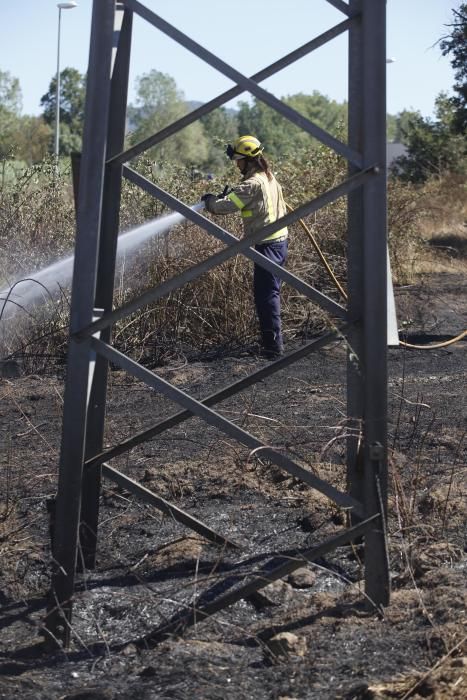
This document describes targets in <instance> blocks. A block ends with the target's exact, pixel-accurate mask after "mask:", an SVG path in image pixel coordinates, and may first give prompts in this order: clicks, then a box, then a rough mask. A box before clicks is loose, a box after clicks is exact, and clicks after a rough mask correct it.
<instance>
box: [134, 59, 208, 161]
mask: <svg viewBox="0 0 467 700" xmlns="http://www.w3.org/2000/svg"><path fill="white" fill-rule="evenodd" d="M187 112H188V107H187V105H186V102H185V100H184V97H183V93H182V92H181V91H180V90H178V88H177V84H176V82H175V80H174V79H173V78H172V77H171V76H170V75H167V74H166V73H161V72H160V71H157V70H151V71H150V72H149V73H146V74H144V75H142V76H140V77H139V78H138V79H137V98H136V106H130V107H129V109H128V120H129V124H130V136H129V141H130V143H131V144H135V143H139V142H140V141H143V140H144V139H145V138H147V137H148V136H151V135H152V134H155V133H156V132H158V131H160V130H161V129H163V128H164V127H165V126H168V125H169V124H171V123H172V122H174V121H176V120H177V119H180V117H183V116H184V115H185V114H187ZM147 154H148V155H149V156H150V157H152V158H155V159H157V161H158V162H161V161H162V162H171V161H172V162H178V163H181V164H185V165H188V164H201V163H203V162H205V161H206V159H207V157H208V143H207V139H206V137H205V135H204V133H203V128H202V125H201V124H200V123H199V122H196V123H194V124H190V126H188V127H186V128H185V129H183V130H182V131H179V132H178V133H177V134H174V135H173V136H170V137H169V138H167V139H165V140H164V141H163V142H162V143H161V144H160V145H156V146H153V147H152V148H151V149H149V150H148V151H147Z"/></svg>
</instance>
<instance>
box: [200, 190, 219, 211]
mask: <svg viewBox="0 0 467 700" xmlns="http://www.w3.org/2000/svg"><path fill="white" fill-rule="evenodd" d="M216 199H217V197H216V195H215V194H212V193H211V192H207V193H206V194H203V196H202V197H201V201H202V202H204V206H205V207H206V209H207V210H208V211H211V208H210V205H211V202H213V201H215V200H216Z"/></svg>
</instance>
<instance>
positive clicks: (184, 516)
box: [102, 464, 240, 549]
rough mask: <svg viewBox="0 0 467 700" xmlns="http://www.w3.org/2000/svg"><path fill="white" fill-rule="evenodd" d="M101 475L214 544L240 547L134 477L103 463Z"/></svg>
mask: <svg viewBox="0 0 467 700" xmlns="http://www.w3.org/2000/svg"><path fill="white" fill-rule="evenodd" d="M102 475H103V476H105V477H107V479H110V480H111V481H113V482H115V483H116V484H118V485H119V486H121V487H122V488H124V489H126V490H127V491H129V492H130V493H132V494H134V495H135V496H138V498H139V499H140V500H141V501H144V502H145V503H149V504H150V505H151V506H154V507H155V508H157V509H158V510H160V512H161V513H164V515H167V517H169V518H172V520H175V521H176V522H177V523H182V525H186V526H187V527H189V528H190V530H193V532H197V533H198V535H201V536H202V537H205V538H206V539H207V540H209V541H210V542H214V544H220V545H225V546H226V547H233V548H235V549H238V548H239V547H240V545H239V544H237V543H236V542H233V541H232V540H229V539H228V538H227V537H224V535H220V534H219V533H218V532H216V531H215V530H213V529H212V528H210V527H208V526H207V525H205V524H204V523H202V522H201V521H200V520H197V518H194V517H193V516H192V515H189V514H188V513H186V512H185V511H184V510H181V508H177V506H174V504H173V503H169V502H168V501H166V500H165V499H164V498H161V497H160V496H157V495H156V494H155V493H153V492H152V491H150V490H149V489H147V488H145V487H144V486H142V485H141V484H139V483H138V482H137V481H135V480H134V479H130V477H129V476H126V475H125V474H122V472H119V471H118V470H117V469H114V468H113V467H111V466H109V465H108V464H104V465H103V467H102Z"/></svg>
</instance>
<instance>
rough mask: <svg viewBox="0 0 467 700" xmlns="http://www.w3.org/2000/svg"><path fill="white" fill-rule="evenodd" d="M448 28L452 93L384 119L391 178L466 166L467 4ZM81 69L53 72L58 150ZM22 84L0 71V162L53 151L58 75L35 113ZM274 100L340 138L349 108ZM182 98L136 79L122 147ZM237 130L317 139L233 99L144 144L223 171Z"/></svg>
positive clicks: (282, 140) (156, 153)
mask: <svg viewBox="0 0 467 700" xmlns="http://www.w3.org/2000/svg"><path fill="white" fill-rule="evenodd" d="M448 28H449V33H448V34H447V35H446V36H445V37H444V38H442V39H441V41H440V49H441V52H442V54H443V55H445V56H449V58H450V60H451V63H452V66H453V68H454V71H455V80H456V82H455V84H454V86H453V90H454V96H453V97H448V96H447V94H445V93H441V94H440V95H439V96H438V98H437V100H436V108H435V118H434V119H429V118H425V117H423V116H422V115H421V114H420V113H419V112H413V111H406V110H404V111H402V112H400V113H399V114H397V115H388V141H396V142H401V143H403V144H405V146H406V148H407V154H406V156H405V157H404V158H402V159H401V160H400V161H399V163H398V166H397V174H398V175H399V176H401V177H402V178H405V179H407V180H410V181H415V182H417V181H418V182H420V181H424V180H426V179H427V178H428V177H429V176H430V175H432V174H439V173H440V172H445V171H446V170H448V171H450V172H454V173H461V174H464V173H465V172H466V135H467V3H461V5H460V7H459V9H457V10H453V23H452V24H451V25H449V27H448ZM85 84H86V78H85V76H84V75H82V74H81V73H79V71H77V70H75V69H74V68H65V70H63V71H62V72H61V74H60V85H61V92H60V95H61V96H60V155H63V156H66V155H69V154H70V153H71V152H72V151H79V150H80V148H81V138H82V131H83V121H84V101H85ZM21 98H22V96H21V87H20V84H19V81H18V79H17V78H15V77H13V76H11V75H10V74H9V73H8V72H4V71H2V70H0V160H2V161H5V160H17V161H20V162H24V164H26V165H31V164H34V163H37V162H40V161H41V160H42V159H43V158H44V157H45V156H46V155H47V154H49V153H52V152H53V148H54V134H53V131H54V125H55V118H56V78H55V77H54V78H53V79H52V80H51V82H50V85H49V90H48V92H47V93H46V94H45V95H44V96H43V97H42V99H41V106H42V109H43V111H42V114H41V115H40V116H27V115H26V116H22V114H21ZM282 100H283V101H284V102H285V103H286V104H288V105H290V106H291V107H293V108H294V109H295V110H297V111H298V112H299V113H301V114H303V115H304V116H305V117H307V118H308V119H310V120H312V121H313V122H314V123H315V124H317V125H318V126H320V127H321V128H323V129H325V130H326V131H328V132H329V133H331V134H332V135H334V136H338V137H339V138H341V139H345V138H346V123H347V105H346V103H338V102H335V101H334V100H331V99H329V98H328V97H327V96H325V95H322V94H320V93H319V92H316V91H315V92H313V93H312V94H311V95H307V94H304V93H299V94H296V95H289V96H284V97H282ZM192 108H193V103H192V104H190V103H187V101H186V100H185V97H184V94H183V93H182V92H181V90H179V88H178V87H177V84H176V82H175V80H174V79H173V78H172V77H171V76H170V75H167V74H164V73H161V72H159V71H157V70H151V71H150V72H149V73H146V74H144V75H141V76H139V77H138V78H137V80H136V86H135V101H134V104H130V105H129V107H128V110H127V145H128V146H130V145H133V144H135V143H137V142H139V141H141V140H143V139H145V138H146V137H148V136H150V135H151V134H154V133H155V132H157V131H159V130H160V129H162V128H163V127H165V126H167V125H168V124H170V123H172V122H173V121H175V120H177V119H179V118H180V117H182V116H184V115H185V114H187V113H188V112H189V111H190V110H191V109H192ZM242 133H254V134H255V135H257V136H258V137H259V138H260V139H261V141H262V142H263V143H264V144H265V146H266V149H267V153H268V155H269V156H271V157H272V158H273V159H282V158H287V157H290V156H291V155H294V154H296V153H297V152H300V151H302V150H307V151H308V152H313V150H314V149H316V148H317V147H318V144H317V142H316V141H315V140H314V139H312V138H311V137H310V136H309V135H308V134H307V133H305V132H304V131H302V130H301V129H300V128H298V127H296V126H295V125H294V124H292V123H291V122H290V121H288V120H287V119H285V118H284V117H282V116H281V115H279V114H278V113H277V112H275V111H274V110H272V109H271V108H269V107H268V106H267V105H265V104H264V103H262V102H260V101H257V100H256V99H253V100H252V101H251V102H240V103H239V106H238V109H237V110H232V109H226V108H223V107H221V108H219V109H216V110H215V111H213V112H212V113H210V114H208V115H206V116H204V117H202V118H201V119H200V120H199V121H197V122H195V123H193V124H191V125H190V126H188V127H186V128H185V129H183V130H182V131H180V132H179V133H177V134H174V135H173V136H171V137H169V138H168V139H166V140H164V141H163V142H162V143H161V144H159V145H157V146H155V147H153V148H152V149H150V150H149V152H148V155H149V157H150V158H152V159H153V160H154V161H156V163H158V164H159V163H167V162H170V163H177V164H179V165H182V166H186V167H191V168H192V169H199V170H200V171H201V172H203V173H206V172H216V173H219V172H220V171H222V170H223V168H224V167H225V157H224V155H223V151H224V145H225V144H226V143H228V142H229V141H231V140H233V139H235V137H236V136H237V135H239V134H242Z"/></svg>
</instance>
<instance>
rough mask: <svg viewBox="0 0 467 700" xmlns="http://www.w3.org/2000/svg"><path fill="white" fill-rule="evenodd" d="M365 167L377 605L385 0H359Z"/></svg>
mask: <svg viewBox="0 0 467 700" xmlns="http://www.w3.org/2000/svg"><path fill="white" fill-rule="evenodd" d="M362 10H363V14H362V32H363V37H362V38H363V56H364V64H363V167H368V166H370V165H373V164H376V165H377V167H378V169H379V170H378V173H377V175H376V176H375V177H374V179H372V180H369V181H368V182H367V183H365V185H364V186H363V238H364V258H363V280H364V373H365V414H364V468H365V487H364V491H365V493H364V505H365V510H366V517H370V516H371V515H373V514H375V513H378V512H379V513H381V518H380V519H379V520H378V521H377V525H376V526H375V527H373V528H371V529H370V531H369V532H368V533H367V534H366V535H365V590H366V594H367V596H368V598H369V599H371V600H372V601H373V602H374V603H375V604H376V605H378V606H379V605H387V604H388V602H389V594H390V585H389V566H388V558H387V551H386V537H385V521H386V504H387V320H386V317H387V286H386V274H387V260H386V256H387V217H386V0H362Z"/></svg>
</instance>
